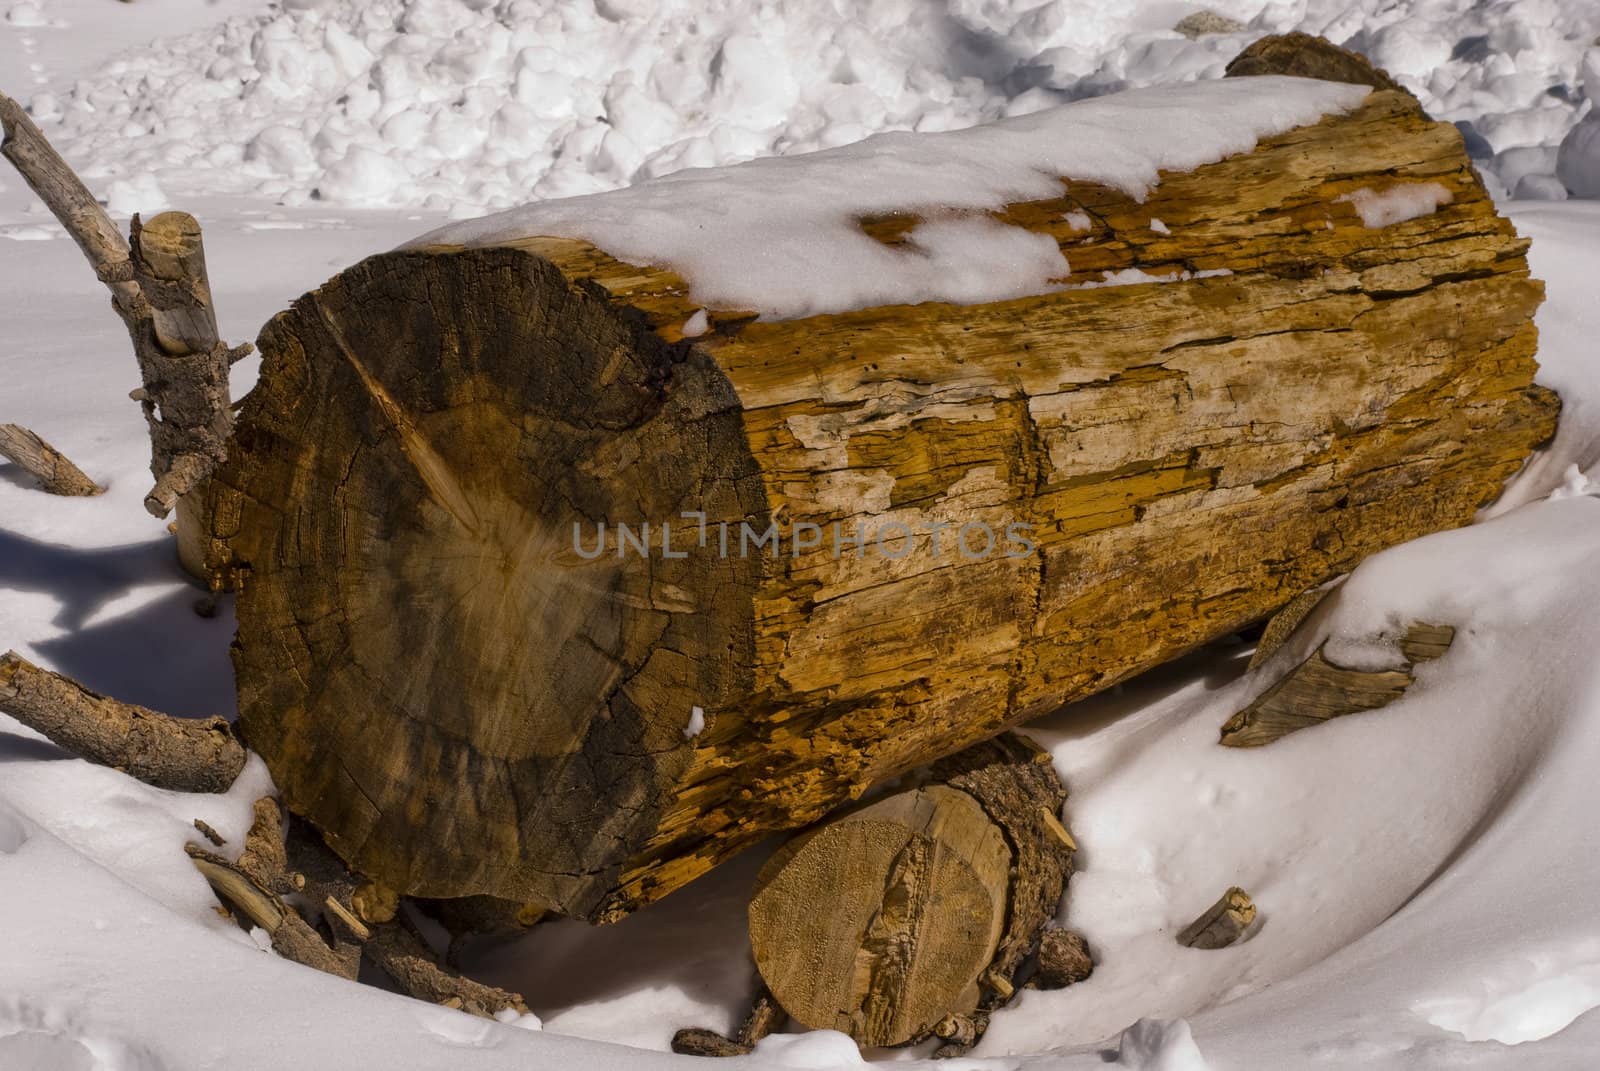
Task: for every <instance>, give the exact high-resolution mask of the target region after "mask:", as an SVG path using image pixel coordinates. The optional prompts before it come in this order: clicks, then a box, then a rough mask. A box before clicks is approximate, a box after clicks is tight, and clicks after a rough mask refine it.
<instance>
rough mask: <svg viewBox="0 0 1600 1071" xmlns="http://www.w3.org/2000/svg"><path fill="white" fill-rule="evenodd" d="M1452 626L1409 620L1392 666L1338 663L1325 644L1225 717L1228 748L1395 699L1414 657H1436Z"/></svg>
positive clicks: (1260, 741)
mask: <svg viewBox="0 0 1600 1071" xmlns="http://www.w3.org/2000/svg"><path fill="white" fill-rule="evenodd" d="M1454 638H1455V629H1453V628H1451V627H1450V626H1449V625H1429V624H1423V623H1413V624H1412V625H1410V626H1409V627H1408V628H1407V629H1406V632H1405V635H1404V636H1402V637H1401V638H1400V642H1399V647H1400V654H1401V655H1402V657H1403V659H1404V662H1403V664H1402V665H1400V666H1398V667H1397V668H1395V669H1383V670H1364V669H1351V668H1348V667H1346V666H1341V665H1338V664H1337V663H1335V662H1333V661H1332V660H1330V659H1329V658H1328V656H1327V654H1326V651H1325V648H1326V645H1323V646H1322V647H1318V648H1317V649H1316V650H1315V651H1313V652H1312V654H1311V657H1309V658H1307V659H1306V660H1305V661H1304V662H1302V663H1300V664H1299V665H1298V666H1296V667H1295V668H1294V669H1293V670H1291V671H1290V672H1289V674H1288V675H1287V676H1286V677H1284V678H1283V679H1282V680H1280V681H1279V682H1278V683H1276V684H1274V685H1273V686H1272V687H1271V688H1268V689H1267V690H1266V691H1265V692H1263V693H1261V695H1259V696H1257V697H1256V699H1255V700H1254V701H1253V702H1251V704H1250V705H1249V706H1247V707H1245V708H1244V709H1243V710H1241V711H1239V712H1238V713H1237V714H1235V715H1233V717H1231V718H1229V719H1228V721H1227V723H1226V724H1224V725H1223V727H1222V743H1223V744H1225V745H1227V746H1228V747H1262V746H1264V745H1266V744H1270V743H1272V742H1273V741H1274V740H1278V739H1280V738H1282V737H1284V736H1287V735H1288V734H1289V733H1292V732H1297V731H1298V730H1300V729H1305V728H1308V727H1310V726H1312V725H1320V724H1322V723H1323V722H1325V721H1328V720H1329V719H1331V718H1339V717H1343V716H1344V715H1346V714H1359V713H1361V712H1362V711H1367V710H1377V709H1378V708H1379V707H1384V706H1387V705H1388V704H1390V703H1392V702H1394V701H1395V700H1396V699H1399V698H1400V697H1401V696H1402V695H1404V694H1405V693H1406V689H1407V688H1410V687H1411V685H1412V683H1413V682H1414V681H1415V679H1416V678H1415V677H1414V676H1413V674H1412V672H1411V671H1412V669H1413V668H1415V666H1416V664H1417V663H1418V662H1429V661H1432V660H1433V659H1436V658H1439V657H1440V656H1441V655H1443V654H1444V653H1445V651H1447V650H1449V649H1450V642H1451V640H1452V639H1454Z"/></svg>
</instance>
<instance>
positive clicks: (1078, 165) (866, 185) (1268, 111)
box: [414, 78, 1368, 319]
mask: <svg viewBox="0 0 1600 1071" xmlns="http://www.w3.org/2000/svg"><path fill="white" fill-rule="evenodd" d="M1367 92H1368V90H1367V89H1366V88H1365V87H1361V86H1348V85H1341V84H1336V83H1332V82H1319V81H1312V80H1309V79H1303V78H1263V79H1228V80H1225V81H1215V82H1205V83H1200V84H1197V85H1191V86H1163V87H1156V88H1152V89H1143V90H1135V91H1131V92H1128V93H1123V94H1118V95H1115V96H1110V97H1100V98H1096V99H1094V100H1086V101H1079V102H1077V103H1075V104H1069V105H1063V106H1060V107H1057V108H1051V109H1048V110H1045V111H1039V112H1033V113H1031V114H1029V115H1026V116H1018V117H1016V118H1012V119H1006V120H1002V121H1000V122H997V123H992V124H989V125H987V126H982V127H974V128H971V129H968V130H959V131H951V132H947V133H941V134H929V135H923V136H921V137H908V136H906V135H904V134H895V133H890V134H879V135H876V136H874V137H870V138H867V139H866V140H864V141H860V142H857V143H856V144H853V145H849V146H844V147H842V148H838V149H830V150H825V151H822V152H816V153H811V154H808V155H802V156H788V157H778V158H769V159H762V160H753V161H750V162H748V163H744V164H739V165H736V166H732V167H726V168H720V169H716V170H687V171H680V172H677V173H675V174H672V175H668V176H665V177H662V178H658V179H653V180H649V181H646V182H641V183H638V184H636V185H633V186H630V187H627V188H626V189H622V190H616V191H612V192H610V193H603V194H595V195H591V196H588V197H577V198H568V199H565V200H557V201H544V202H540V203H536V204H532V205H527V206H525V207H522V208H515V209H512V210H510V211H507V212H503V213H500V214H498V215H493V216H488V217H486V218H484V219H477V220H471V221H468V222H464V223H456V224H452V225H450V226H448V227H444V228H442V229H440V230H437V231H434V232H433V233H431V234H428V235H425V236H423V237H422V238H419V239H417V241H416V242H415V243H414V244H416V245H429V244H445V245H479V244H493V243H495V242H500V241H505V240H508V239H513V238H519V237H525V236H530V235H553V236H561V237H571V238H584V239H587V240H589V241H591V242H593V243H594V244H596V245H598V246H599V247H600V248H602V249H604V250H605V251H606V252H608V253H610V254H611V255H612V256H615V257H618V258H620V259H622V260H626V261H630V262H634V263H646V264H656V265H662V266H667V267H670V268H672V269H673V270H674V271H676V272H678V274H680V275H682V276H684V277H685V278H686V279H687V280H688V281H689V284H690V292H691V293H692V295H693V296H694V298H695V300H697V301H699V302H704V303H705V304H708V305H713V306H721V307H723V308H735V309H750V310H756V311H759V312H760V313H761V314H762V315H763V316H766V317H768V318H771V319H784V318H789V317H797V316H807V315H813V314H817V313H827V312H842V311H846V310H849V309H856V308H862V307H867V306H873V305H889V304H914V303H916V302H921V301H950V302H959V303H975V302H986V301H1001V300H1005V299H1007V298H1013V297H1023V296H1026V295H1030V294H1039V293H1044V292H1046V291H1048V290H1050V289H1053V288H1055V287H1057V286H1059V285H1061V280H1062V279H1064V277H1065V276H1066V275H1067V274H1068V272H1069V270H1070V269H1069V266H1068V263H1067V261H1066V259H1065V258H1064V257H1063V256H1062V255H1061V251H1060V249H1059V247H1058V246H1057V244H1056V242H1055V241H1054V240H1053V239H1051V238H1050V237H1048V236H1047V235H1040V234H1035V233H1032V232H1030V231H1027V230H1025V229H1023V228H1021V227H1016V226H1011V225H1009V224H1005V223H1001V222H999V221H998V220H996V219H994V218H992V217H991V216H988V215H986V214H978V213H986V212H987V211H989V210H993V209H998V208H1001V207H1003V206H1004V205H1006V204H1007V203H1010V202H1015V201H1025V200H1042V199H1045V198H1049V197H1053V196H1058V195H1059V193H1060V189H1061V187H1060V182H1059V179H1060V178H1061V177H1069V178H1073V179H1082V180H1086V181H1091V182H1100V183H1104V184H1106V185H1109V186H1115V187H1117V188H1119V189H1122V190H1124V191H1125V192H1127V193H1128V194H1130V195H1132V196H1134V197H1138V198H1141V199H1142V198H1143V197H1145V196H1146V195H1147V194H1148V192H1149V190H1150V188H1151V186H1153V185H1154V184H1155V183H1156V182H1157V181H1158V176H1159V173H1160V172H1161V171H1162V170H1166V169H1171V170H1183V171H1186V170H1192V169H1193V168H1196V167H1199V166H1201V165H1203V164H1207V163H1212V162H1214V161H1217V160H1220V159H1222V158H1224V157H1225V156H1228V155H1230V154H1233V153H1237V152H1244V151H1247V150H1249V149H1250V148H1251V147H1253V146H1254V145H1255V143H1256V141H1257V140H1258V139H1260V138H1263V137H1268V136H1271V135H1273V134H1278V133H1282V132H1284V131H1286V130H1290V129H1293V128H1294V127H1297V126H1301V125H1304V124H1306V123H1311V122H1315V121H1317V120H1318V119H1320V118H1321V117H1322V116H1324V115H1327V114H1330V113H1335V112H1339V111H1343V110H1346V109H1349V108H1351V107H1354V106H1355V105H1357V104H1359V103H1360V102H1361V101H1362V100H1363V99H1364V98H1365V97H1366V95H1367ZM891 211H900V212H909V213H914V214H918V215H922V216H924V217H927V218H926V219H925V221H924V222H923V223H921V224H920V225H919V226H917V228H916V229H915V230H913V231H912V232H911V234H910V239H909V247H908V248H894V247H890V246H886V245H884V244H883V243H881V242H879V241H877V240H875V239H873V238H872V237H870V236H868V235H867V234H866V233H865V232H863V230H862V229H861V227H860V226H859V224H858V222H857V221H858V220H859V219H860V218H861V217H864V216H870V215H873V214H878V213H887V212H891Z"/></svg>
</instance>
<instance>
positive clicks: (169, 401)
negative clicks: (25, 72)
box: [0, 94, 250, 571]
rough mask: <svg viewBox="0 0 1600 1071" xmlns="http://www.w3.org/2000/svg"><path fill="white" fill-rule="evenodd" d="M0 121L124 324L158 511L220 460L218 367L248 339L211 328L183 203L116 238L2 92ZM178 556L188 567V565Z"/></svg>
mask: <svg viewBox="0 0 1600 1071" xmlns="http://www.w3.org/2000/svg"><path fill="white" fill-rule="evenodd" d="M0 127H3V129H4V134H5V140H4V141H3V142H0V153H3V154H4V156H5V157H6V159H8V160H10V161H11V163H12V164H13V165H15V166H16V169H17V171H18V172H19V173H21V175H22V178H23V181H25V182H26V183H27V184H28V185H29V187H31V188H32V189H33V191H34V192H35V193H37V194H38V195H39V198H40V200H42V201H43V202H44V203H45V206H46V207H47V208H49V209H50V211H51V212H52V213H53V214H54V215H55V217H56V219H57V220H59V221H60V222H61V225H62V226H63V227H65V228H66V230H67V233H68V234H70V235H71V236H72V239H73V241H75V242H76V243H77V245H78V248H79V249H80V250H82V251H83V255H84V256H85V257H87V258H88V260H89V264H90V266H91V267H92V268H93V269H94V273H95V275H96V277H98V278H99V279H100V280H101V281H102V282H104V283H105V284H106V286H108V287H109V288H110V289H111V298H112V306H113V307H114V308H115V309H116V311H117V315H118V316H120V317H121V318H122V322H123V324H124V325H125V326H126V327H127V329H128V337H129V338H130V339H131V340H132V342H133V353H134V357H135V358H136V359H137V361H138V363H139V372H140V375H141V377H142V379H143V381H144V386H143V388H142V389H141V390H139V391H137V392H135V397H136V399H137V400H138V402H139V404H140V407H141V408H142V409H143V411H144V416H145V422H146V424H147V425H148V426H149V429H150V472H151V474H152V475H153V476H154V477H155V481H156V482H155V486H154V487H153V488H152V489H151V491H150V493H149V494H148V495H147V496H146V497H145V508H146V509H147V510H149V511H150V513H151V514H153V515H154V516H157V517H165V516H167V514H169V513H171V512H172V510H173V509H174V508H175V507H176V506H177V505H178V504H179V502H180V501H181V500H183V499H184V498H185V496H187V495H189V494H190V492H192V491H194V490H195V489H196V488H198V487H199V486H200V484H201V483H203V482H204V481H205V479H206V477H208V476H209V475H210V474H211V472H212V470H213V469H214V468H216V466H217V465H218V464H220V463H221V461H222V459H223V457H224V454H225V450H226V444H227V440H228V437H229V435H230V434H232V430H233V412H232V410H231V408H230V406H229V398H228V368H229V366H230V365H231V364H232V363H233V362H234V361H236V360H238V359H239V358H240V357H242V356H243V355H244V354H246V353H248V352H250V347H249V346H248V345H246V346H241V347H237V348H234V347H230V346H228V345H227V344H226V343H225V342H223V341H221V340H220V339H219V338H218V337H217V322H216V315H215V312H214V310H213V308H212V302H211V284H210V281H209V279H208V277H207V275H206V263H205V249H204V246H203V245H202V243H201V237H200V224H199V222H198V221H196V220H195V218H194V217H193V216H191V215H189V214H187V213H184V212H163V213H161V214H160V215H158V216H156V217H155V218H154V219H152V220H150V221H149V222H148V223H146V224H141V223H140V220H139V217H138V216H134V218H133V226H132V230H131V234H130V237H129V239H124V238H123V237H122V234H121V232H120V231H118V229H117V227H116V224H114V223H113V222H112V221H111V217H110V216H109V215H107V214H106V211H105V209H104V208H102V207H101V206H100V204H99V203H98V202H97V201H96V200H95V198H94V195H93V194H92V193H90V192H89V189H88V187H87V186H85V185H84V184H83V181H82V180H81V179H79V178H78V176H77V175H76V174H75V173H74V172H73V170H72V168H71V167H70V166H68V164H67V162H66V161H65V160H64V159H62V158H61V154H60V153H58V152H56V150H55V148H54V147H53V146H51V144H50V142H49V141H48V140H47V139H46V138H45V136H44V134H43V133H42V132H40V130H39V128H38V127H37V126H36V125H34V122H33V120H31V119H29V118H28V116H27V113H26V112H24V111H23V110H22V108H21V106H20V105H18V104H17V102H16V101H14V100H12V99H11V98H10V97H7V96H5V95H4V94H0ZM196 497H197V498H199V497H203V496H196ZM199 508H200V507H199V505H198V504H197V505H196V506H195V510H196V511H197V510H198V509H199ZM191 513H194V515H193V516H189V517H185V516H184V515H183V513H181V512H180V515H179V527H180V528H181V529H189V530H191V532H192V533H193V534H192V535H190V537H189V538H191V539H198V533H199V532H200V531H202V530H203V526H201V525H199V524H198V523H197V522H198V521H199V517H198V513H195V512H194V511H191ZM183 535H184V533H180V541H181V540H182V538H183ZM191 557H192V556H191ZM186 564H188V565H189V567H190V569H191V571H194V570H195V569H196V568H197V567H198V563H196V562H193V561H189V562H186Z"/></svg>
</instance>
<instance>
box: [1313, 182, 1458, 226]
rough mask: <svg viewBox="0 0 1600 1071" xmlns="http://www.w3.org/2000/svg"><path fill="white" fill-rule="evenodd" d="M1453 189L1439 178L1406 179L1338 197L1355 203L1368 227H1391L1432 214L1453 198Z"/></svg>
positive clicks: (1364, 188)
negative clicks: (1419, 180)
mask: <svg viewBox="0 0 1600 1071" xmlns="http://www.w3.org/2000/svg"><path fill="white" fill-rule="evenodd" d="M1451 199H1452V198H1451V194H1450V191H1449V190H1447V189H1445V188H1444V187H1443V186H1441V185H1439V184H1438V183H1437V182H1404V183H1397V184H1395V185H1393V186H1389V187H1386V188H1384V189H1382V190H1374V189H1370V188H1368V187H1365V186H1364V187H1362V188H1361V189H1359V190H1356V191H1354V192H1352V193H1347V194H1345V195H1344V196H1343V197H1338V198H1335V200H1337V201H1343V202H1348V203H1349V204H1351V205H1352V206H1354V208H1355V210H1356V214H1357V215H1359V216H1360V217H1361V222H1362V223H1364V224H1365V225H1366V226H1368V227H1388V226H1391V225H1393V224H1396V223H1404V222H1405V221H1406V220H1409V219H1416V218H1418V217H1419V216H1428V215H1432V214H1433V213H1434V212H1437V211H1438V210H1439V207H1440V206H1441V205H1447V204H1449V203H1450V201H1451Z"/></svg>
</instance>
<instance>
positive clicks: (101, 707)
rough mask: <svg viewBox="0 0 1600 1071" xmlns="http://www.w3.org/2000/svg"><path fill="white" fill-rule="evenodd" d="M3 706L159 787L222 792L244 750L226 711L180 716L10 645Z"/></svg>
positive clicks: (1, 669) (0, 663) (0, 670)
mask: <svg viewBox="0 0 1600 1071" xmlns="http://www.w3.org/2000/svg"><path fill="white" fill-rule="evenodd" d="M0 710H3V711H5V712H6V713H8V714H10V715H11V716H12V717H14V718H16V719H17V720H18V721H20V722H22V724H24V725H26V726H28V728H30V729H33V730H35V731H36V732H40V733H43V734H44V735H45V736H47V737H49V738H50V740H51V741H53V742H54V743H56V744H59V745H60V746H61V747H64V748H66V749H67V750H68V751H71V752H72V753H73V754H75V755H77V756H78V757H79V758H82V759H86V760H88V761H89V762H93V763H98V764H99V765H101V766H112V767H115V768H116V769H118V770H121V771H122V772H123V773H126V774H127V775H128V776H130V777H134V778H137V779H139V780H140V781H143V782H145V783H146V784H149V785H154V786H156V787H157V788H167V789H173V790H176V791H179V792H223V791H226V790H227V788H228V786H229V785H231V784H233V782H234V779H235V778H237V777H238V776H239V772H240V771H241V770H243V769H244V760H245V750H244V745H242V744H240V743H239V740H238V738H237V737H235V736H234V734H233V728H232V727H231V726H230V725H229V724H228V723H227V722H226V721H224V720H223V719H222V718H175V717H173V716H172V715H170V714H162V713H160V712H158V711H154V710H150V709H148V708H146V707H141V706H135V705H133V704H132V703H123V702H120V701H118V700H116V699H110V698H107V697H106V696H103V695H100V694H98V693H96V692H91V691H90V690H89V689H87V688H85V687H84V686H83V685H81V684H79V683H78V682H76V681H74V680H72V679H70V678H68V677H63V676H61V675H60V674H59V673H51V672H50V671H49V670H44V669H40V668H39V667H38V666H35V665H34V664H33V663H31V662H29V661H27V660H26V659H24V658H22V657H21V656H20V655H18V654H17V653H16V652H15V651H8V652H6V653H5V654H4V655H0Z"/></svg>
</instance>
